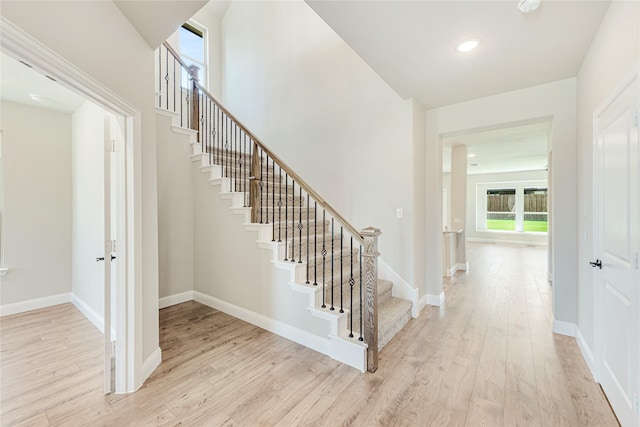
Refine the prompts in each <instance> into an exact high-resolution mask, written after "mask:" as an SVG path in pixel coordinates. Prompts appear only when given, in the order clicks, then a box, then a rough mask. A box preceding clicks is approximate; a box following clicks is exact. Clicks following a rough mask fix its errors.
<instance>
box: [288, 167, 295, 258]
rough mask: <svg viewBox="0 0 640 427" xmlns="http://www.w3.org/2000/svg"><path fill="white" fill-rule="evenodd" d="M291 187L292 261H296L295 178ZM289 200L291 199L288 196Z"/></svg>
mask: <svg viewBox="0 0 640 427" xmlns="http://www.w3.org/2000/svg"><path fill="white" fill-rule="evenodd" d="M291 187H292V188H291V262H296V227H295V225H296V210H295V201H296V182H295V181H294V180H293V179H292V180H291ZM287 200H289V198H288V197H287ZM287 228H289V223H287Z"/></svg>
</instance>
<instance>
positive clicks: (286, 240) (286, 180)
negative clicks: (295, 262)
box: [278, 172, 289, 261]
mask: <svg viewBox="0 0 640 427" xmlns="http://www.w3.org/2000/svg"><path fill="white" fill-rule="evenodd" d="M280 178H281V179H280V197H282V177H280ZM278 220H279V221H281V220H280V218H278ZM281 225H282V223H281ZM288 258H289V174H288V173H286V172H285V174H284V260H285V261H289V259H288Z"/></svg>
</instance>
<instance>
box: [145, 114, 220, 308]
mask: <svg viewBox="0 0 640 427" xmlns="http://www.w3.org/2000/svg"><path fill="white" fill-rule="evenodd" d="M156 125H157V132H156V135H157V137H158V247H159V256H160V264H159V271H160V275H159V278H160V288H159V297H160V298H164V297H168V296H172V295H176V294H180V293H183V292H188V291H192V290H193V289H194V287H193V274H194V258H193V251H194V246H193V233H194V228H193V223H194V216H193V215H194V212H193V176H192V171H191V169H192V164H191V161H190V160H189V158H190V155H191V145H190V139H189V136H187V135H182V134H178V133H176V132H172V131H171V130H170V129H171V127H170V126H171V119H170V118H169V117H167V116H163V115H160V114H158V119H157V124H156ZM200 178H202V179H204V177H200ZM201 197H212V196H211V195H206V196H205V195H202V196H201ZM213 197H218V196H217V195H214V196H213ZM210 220H211V221H213V220H215V218H210ZM210 237H211V238H215V236H210Z"/></svg>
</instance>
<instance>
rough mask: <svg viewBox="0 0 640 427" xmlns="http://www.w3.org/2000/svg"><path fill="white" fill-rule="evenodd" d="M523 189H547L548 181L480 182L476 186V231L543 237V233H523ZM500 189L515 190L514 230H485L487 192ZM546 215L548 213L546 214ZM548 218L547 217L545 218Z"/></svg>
mask: <svg viewBox="0 0 640 427" xmlns="http://www.w3.org/2000/svg"><path fill="white" fill-rule="evenodd" d="M525 188H546V189H547V191H548V189H549V185H548V181H546V180H537V181H506V182H480V183H478V184H476V231H478V232H483V233H485V232H486V233H502V234H516V233H517V234H523V233H524V234H534V235H543V234H547V233H548V232H544V231H524V190H525ZM498 189H500V190H502V189H515V191H516V204H515V214H516V229H515V231H511V230H488V229H487V191H489V190H498ZM547 215H548V212H547ZM547 218H548V217H547Z"/></svg>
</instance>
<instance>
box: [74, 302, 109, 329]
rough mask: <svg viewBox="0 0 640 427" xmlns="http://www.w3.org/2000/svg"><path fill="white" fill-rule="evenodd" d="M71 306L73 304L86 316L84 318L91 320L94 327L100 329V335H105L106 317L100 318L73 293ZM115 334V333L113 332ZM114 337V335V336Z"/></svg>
mask: <svg viewBox="0 0 640 427" xmlns="http://www.w3.org/2000/svg"><path fill="white" fill-rule="evenodd" d="M71 304H73V305H74V306H75V307H76V308H77V309H78V310H79V311H80V313H82V314H84V317H86V318H87V319H89V321H90V322H91V323H93V326H95V327H96V328H98V330H99V331H100V333H102V334H103V333H104V317H103V316H100V315H99V314H98V313H97V312H96V311H95V310H94V309H93V308H91V307H89V305H88V304H87V303H86V302H84V301H83V300H82V299H80V298H79V297H78V296H77V295H76V294H74V293H71ZM112 334H113V332H112ZM112 336H113V335H112Z"/></svg>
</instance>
